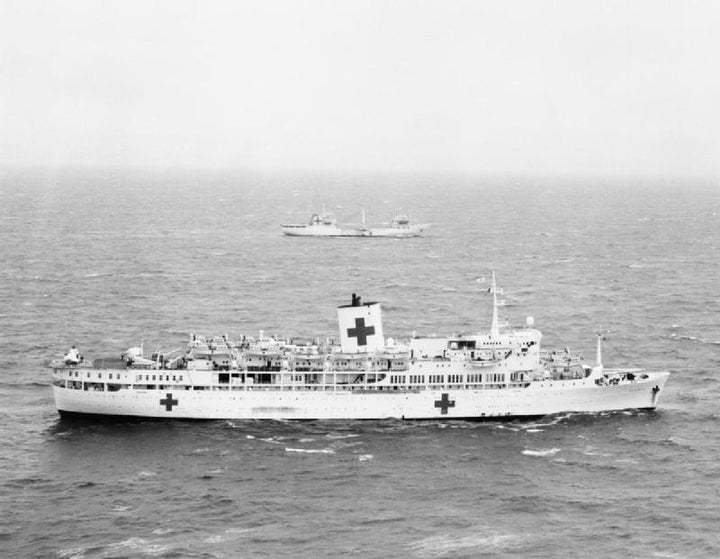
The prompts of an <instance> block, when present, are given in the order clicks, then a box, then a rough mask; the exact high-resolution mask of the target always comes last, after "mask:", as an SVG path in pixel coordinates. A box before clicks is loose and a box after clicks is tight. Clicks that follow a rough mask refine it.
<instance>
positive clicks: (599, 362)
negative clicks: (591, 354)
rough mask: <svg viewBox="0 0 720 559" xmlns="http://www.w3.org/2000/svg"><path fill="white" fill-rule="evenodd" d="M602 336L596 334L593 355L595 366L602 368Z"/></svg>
mask: <svg viewBox="0 0 720 559" xmlns="http://www.w3.org/2000/svg"><path fill="white" fill-rule="evenodd" d="M602 338H603V336H602V334H601V333H599V332H598V335H597V350H596V353H595V366H596V367H602Z"/></svg>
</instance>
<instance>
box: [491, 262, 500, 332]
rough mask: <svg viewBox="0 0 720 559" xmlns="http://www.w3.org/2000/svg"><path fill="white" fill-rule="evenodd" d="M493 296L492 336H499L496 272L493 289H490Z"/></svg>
mask: <svg viewBox="0 0 720 559" xmlns="http://www.w3.org/2000/svg"><path fill="white" fill-rule="evenodd" d="M490 290H491V291H492V296H493V315H492V324H491V325H490V335H491V336H499V335H500V327H499V326H498V306H497V286H496V285H495V270H493V273H492V287H490Z"/></svg>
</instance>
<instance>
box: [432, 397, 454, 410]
mask: <svg viewBox="0 0 720 559" xmlns="http://www.w3.org/2000/svg"><path fill="white" fill-rule="evenodd" d="M435 407H436V408H440V413H441V414H443V415H447V412H448V408H454V407H455V400H450V397H449V396H448V395H447V393H443V395H442V396H441V398H440V399H439V400H435Z"/></svg>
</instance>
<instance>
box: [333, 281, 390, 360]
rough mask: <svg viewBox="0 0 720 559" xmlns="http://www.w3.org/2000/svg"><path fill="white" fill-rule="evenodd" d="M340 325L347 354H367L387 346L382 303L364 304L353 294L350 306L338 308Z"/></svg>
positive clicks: (342, 344)
mask: <svg viewBox="0 0 720 559" xmlns="http://www.w3.org/2000/svg"><path fill="white" fill-rule="evenodd" d="M338 324H339V326H340V344H341V346H342V351H343V352H345V353H366V352H368V351H377V350H380V349H383V347H384V346H385V338H384V337H383V329H382V311H381V310H380V303H363V302H361V300H360V297H358V296H356V295H355V294H354V293H353V296H352V303H351V304H350V305H343V306H341V307H338Z"/></svg>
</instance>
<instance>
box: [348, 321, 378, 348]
mask: <svg viewBox="0 0 720 559" xmlns="http://www.w3.org/2000/svg"><path fill="white" fill-rule="evenodd" d="M373 334H375V327H374V326H365V319H364V318H362V317H360V318H356V319H355V328H348V329H347V335H348V337H350V338H357V345H367V338H368V336H372V335H373Z"/></svg>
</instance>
